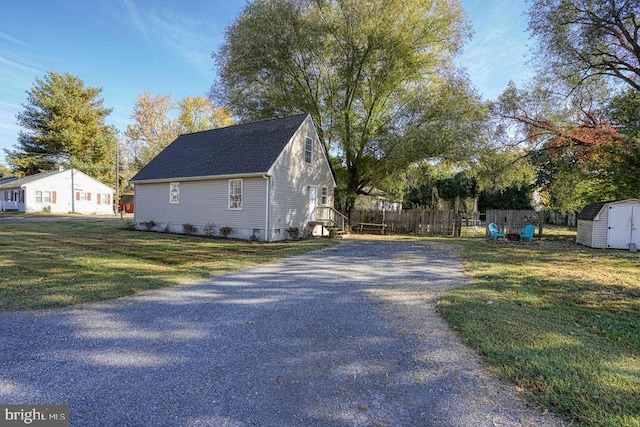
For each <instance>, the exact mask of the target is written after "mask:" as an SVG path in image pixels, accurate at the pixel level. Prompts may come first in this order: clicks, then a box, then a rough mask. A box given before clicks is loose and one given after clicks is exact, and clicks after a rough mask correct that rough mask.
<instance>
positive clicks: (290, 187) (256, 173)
mask: <svg viewBox="0 0 640 427" xmlns="http://www.w3.org/2000/svg"><path fill="white" fill-rule="evenodd" d="M130 182H132V183H134V184H135V199H134V202H135V206H136V208H135V222H136V223H138V224H142V223H144V222H147V223H148V222H150V221H153V222H154V223H156V224H157V228H158V229H165V228H166V227H169V228H170V229H171V230H172V231H174V232H182V226H183V225H184V224H191V225H193V226H195V227H196V229H197V233H198V234H208V232H213V233H215V234H219V230H220V228H223V227H230V228H231V229H232V230H233V231H232V233H231V235H230V237H234V238H241V239H249V238H254V239H257V240H262V241H277V240H285V239H289V238H291V233H289V230H291V231H294V230H295V229H298V230H299V231H300V232H301V233H302V232H305V231H316V232H317V231H318V230H319V229H320V231H324V230H325V228H324V226H330V225H335V222H336V219H341V218H338V217H339V216H340V214H339V213H337V212H336V211H335V210H334V209H333V194H334V189H335V187H336V182H335V179H334V176H333V172H332V170H331V166H330V165H329V161H328V159H327V155H326V153H325V149H324V146H323V144H322V143H321V142H320V140H319V138H318V134H317V132H316V128H315V126H314V124H313V120H312V119H311V116H310V115H308V114H303V115H297V116H291V117H285V118H279V119H271V120H264V121H260V122H254V123H246V124H241V125H236V126H229V127H225V128H220V129H213V130H209V131H204V132H196V133H191V134H186V135H181V136H180V137H178V139H176V140H175V141H174V142H172V143H171V144H170V145H169V146H168V147H167V148H165V149H164V150H163V151H162V152H161V153H160V154H158V155H157V156H156V157H155V158H154V159H153V160H151V162H149V164H147V165H146V166H145V167H144V168H142V170H140V172H138V173H137V174H136V175H135V176H134V177H133V178H132V179H131V180H130Z"/></svg>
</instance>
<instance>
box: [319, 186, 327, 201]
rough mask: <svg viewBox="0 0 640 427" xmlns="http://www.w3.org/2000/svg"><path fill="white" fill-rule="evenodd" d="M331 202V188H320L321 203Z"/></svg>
mask: <svg viewBox="0 0 640 427" xmlns="http://www.w3.org/2000/svg"><path fill="white" fill-rule="evenodd" d="M328 204H329V189H328V188H327V187H322V188H321V189H320V205H321V206H327V205H328Z"/></svg>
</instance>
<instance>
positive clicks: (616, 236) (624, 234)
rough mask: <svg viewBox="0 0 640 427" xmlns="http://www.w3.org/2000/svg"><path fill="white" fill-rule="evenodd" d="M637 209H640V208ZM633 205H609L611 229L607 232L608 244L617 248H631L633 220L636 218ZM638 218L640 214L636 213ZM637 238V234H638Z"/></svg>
mask: <svg viewBox="0 0 640 427" xmlns="http://www.w3.org/2000/svg"><path fill="white" fill-rule="evenodd" d="M635 210H637V211H640V208H636V209H635ZM633 211H634V208H633V206H610V207H609V219H608V221H609V230H608V233H607V246H608V247H610V248H616V249H629V243H631V242H632V231H635V230H632V227H631V224H632V221H633V219H634V212H633ZM635 216H636V219H638V218H637V217H638V216H640V215H638V214H636V215H635ZM636 234H638V233H636ZM636 239H637V236H636Z"/></svg>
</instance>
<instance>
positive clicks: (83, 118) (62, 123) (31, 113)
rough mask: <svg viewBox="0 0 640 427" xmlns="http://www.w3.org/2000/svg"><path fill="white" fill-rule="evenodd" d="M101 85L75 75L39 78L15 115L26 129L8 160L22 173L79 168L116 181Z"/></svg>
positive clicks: (111, 131)
mask: <svg viewBox="0 0 640 427" xmlns="http://www.w3.org/2000/svg"><path fill="white" fill-rule="evenodd" d="M101 92H102V89H100V88H93V87H86V86H85V84H84V82H83V81H82V80H80V79H79V78H77V77H75V76H73V75H71V74H58V73H56V72H53V71H51V72H49V73H48V74H47V75H46V76H44V78H42V79H40V78H36V82H35V84H34V85H33V88H32V89H31V90H30V91H27V95H28V97H27V103H26V104H24V105H23V107H24V110H23V111H22V112H20V113H18V115H17V116H16V118H17V122H18V124H19V125H20V126H22V127H23V128H24V129H25V130H24V131H21V132H20V133H19V135H18V142H17V144H16V145H14V147H13V150H5V153H6V155H7V156H6V157H7V162H8V163H9V165H10V166H11V168H12V169H13V171H14V173H16V174H17V175H19V176H24V175H31V174H35V173H39V172H46V171H51V170H55V169H56V168H57V167H59V166H63V167H73V168H77V169H79V170H81V171H83V172H85V173H87V174H88V175H91V176H93V177H94V178H96V179H98V180H101V181H102V182H105V183H107V184H109V183H111V182H112V181H113V175H114V160H115V146H116V132H115V130H114V129H113V128H112V127H110V126H108V125H106V124H105V122H104V121H105V118H106V117H107V116H108V115H109V114H110V113H111V110H110V109H107V108H104V107H103V99H102V98H100V94H101Z"/></svg>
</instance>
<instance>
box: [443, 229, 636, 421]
mask: <svg viewBox="0 0 640 427" xmlns="http://www.w3.org/2000/svg"><path fill="white" fill-rule="evenodd" d="M545 234H546V236H545V237H544V238H543V240H542V241H538V240H534V243H533V244H526V243H515V242H513V243H502V242H498V243H496V242H493V241H489V240H488V239H466V240H457V241H458V242H460V244H461V246H462V248H463V249H462V252H461V255H462V257H463V259H464V262H465V269H466V271H467V275H468V276H469V277H470V278H471V283H470V284H468V285H465V286H463V287H459V288H456V289H454V290H452V291H449V292H447V293H446V294H445V295H444V296H443V297H442V298H441V300H440V302H439V309H440V312H441V313H442V315H443V316H444V317H445V319H446V320H447V321H448V322H449V324H450V325H451V326H452V327H453V328H454V329H455V330H456V331H458V332H459V333H460V335H461V336H462V338H463V340H465V341H466V342H467V343H468V344H469V345H470V346H472V347H473V348H475V349H477V351H478V352H479V353H480V354H482V355H483V356H485V359H486V361H487V362H488V366H489V368H490V369H491V370H492V371H493V372H494V373H495V374H496V375H497V376H498V377H500V378H501V379H503V380H506V381H508V382H511V383H513V384H514V387H515V388H516V390H517V391H519V392H521V393H524V394H525V395H526V397H527V398H529V399H530V400H532V401H533V402H536V403H537V404H540V405H542V406H544V407H546V408H550V409H551V410H553V411H555V412H558V413H560V414H562V415H563V416H565V417H566V418H567V419H568V420H569V421H570V422H572V425H584V426H640V256H639V255H640V254H638V253H630V252H628V251H619V250H595V249H589V248H586V247H582V246H579V245H576V244H575V243H573V242H574V241H575V231H573V232H571V231H569V230H561V229H560V230H558V229H555V230H554V229H549V228H547V229H545Z"/></svg>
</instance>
